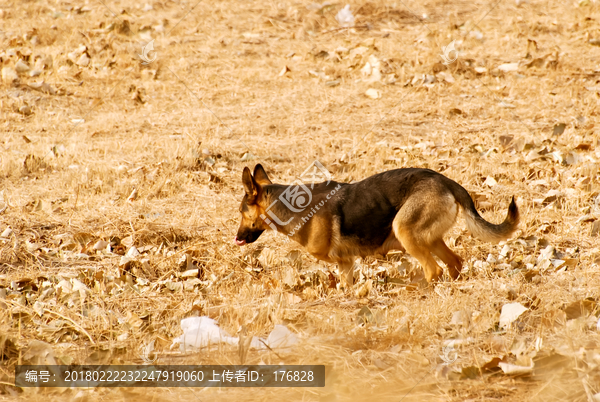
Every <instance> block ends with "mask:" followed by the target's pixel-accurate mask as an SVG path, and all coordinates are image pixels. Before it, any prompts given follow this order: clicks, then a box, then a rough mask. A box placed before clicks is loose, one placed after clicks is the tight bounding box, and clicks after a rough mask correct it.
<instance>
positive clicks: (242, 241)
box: [233, 236, 246, 246]
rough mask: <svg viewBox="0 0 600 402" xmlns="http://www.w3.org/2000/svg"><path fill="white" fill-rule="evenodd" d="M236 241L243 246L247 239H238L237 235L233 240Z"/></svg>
mask: <svg viewBox="0 0 600 402" xmlns="http://www.w3.org/2000/svg"><path fill="white" fill-rule="evenodd" d="M233 241H234V242H235V244H237V245H238V246H243V245H244V244H246V240H238V238H237V236H235V239H234V240H233Z"/></svg>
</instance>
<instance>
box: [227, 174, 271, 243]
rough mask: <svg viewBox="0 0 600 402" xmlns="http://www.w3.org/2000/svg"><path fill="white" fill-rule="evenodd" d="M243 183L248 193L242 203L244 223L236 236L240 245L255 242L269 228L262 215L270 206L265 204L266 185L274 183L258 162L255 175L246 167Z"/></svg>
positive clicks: (241, 210) (241, 209) (236, 240)
mask: <svg viewBox="0 0 600 402" xmlns="http://www.w3.org/2000/svg"><path fill="white" fill-rule="evenodd" d="M242 184H243V185H244V191H245V192H246V194H245V195H244V199H243V200H242V203H241V205H240V212H241V213H242V223H241V224H240V228H239V229H238V232H237V236H236V237H235V244H237V245H238V246H243V245H244V244H246V243H253V242H255V241H256V239H258V237H259V236H260V235H261V234H262V232H264V231H265V230H267V229H269V226H268V225H267V223H266V222H265V221H264V220H263V219H262V218H261V215H263V216H264V214H265V209H266V208H267V207H268V205H265V204H266V202H267V200H266V197H265V196H266V192H265V189H264V186H267V185H269V184H273V183H272V182H271V180H269V176H267V173H266V172H265V169H263V167H262V165H260V164H258V165H256V166H255V167H254V175H252V174H251V173H250V169H248V168H247V167H245V168H244V172H243V173H242Z"/></svg>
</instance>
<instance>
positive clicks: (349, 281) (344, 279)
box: [337, 260, 354, 289]
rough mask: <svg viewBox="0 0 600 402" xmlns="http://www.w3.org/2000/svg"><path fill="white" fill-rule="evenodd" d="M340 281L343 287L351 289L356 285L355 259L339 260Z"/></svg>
mask: <svg viewBox="0 0 600 402" xmlns="http://www.w3.org/2000/svg"><path fill="white" fill-rule="evenodd" d="M337 263H338V266H339V270H340V282H341V284H342V286H343V287H347V288H348V289H351V288H352V286H354V260H343V261H338V262H337Z"/></svg>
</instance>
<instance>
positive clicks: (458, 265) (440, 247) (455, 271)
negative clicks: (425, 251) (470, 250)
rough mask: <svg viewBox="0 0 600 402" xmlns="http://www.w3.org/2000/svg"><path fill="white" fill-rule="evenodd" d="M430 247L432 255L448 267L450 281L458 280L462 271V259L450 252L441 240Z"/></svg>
mask: <svg viewBox="0 0 600 402" xmlns="http://www.w3.org/2000/svg"><path fill="white" fill-rule="evenodd" d="M431 246H432V249H431V251H432V252H433V254H435V255H437V256H438V257H439V258H440V260H442V261H444V264H446V265H447V266H448V273H449V274H450V276H451V277H452V279H456V278H458V276H459V275H460V271H462V258H460V257H459V256H458V255H456V254H455V253H454V252H453V251H452V250H450V249H449V248H448V246H446V243H444V240H443V239H439V240H436V241H435V242H434V243H433V244H432V245H431Z"/></svg>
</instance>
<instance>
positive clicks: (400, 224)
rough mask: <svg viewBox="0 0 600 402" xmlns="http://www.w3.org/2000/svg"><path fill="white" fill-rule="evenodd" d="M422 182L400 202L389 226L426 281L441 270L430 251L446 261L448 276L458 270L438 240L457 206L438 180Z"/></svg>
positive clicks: (453, 256) (451, 222) (453, 219)
mask: <svg viewBox="0 0 600 402" xmlns="http://www.w3.org/2000/svg"><path fill="white" fill-rule="evenodd" d="M426 184H427V185H425V184H424V185H423V188H422V189H420V190H419V191H417V192H415V193H413V194H412V195H411V197H410V198H409V199H408V200H407V201H406V202H405V203H404V205H402V207H401V208H400V210H399V211H398V213H397V214H396V217H395V218H394V221H393V222H392V229H393V230H394V234H395V235H396V237H397V238H398V240H399V241H400V243H402V245H403V246H404V248H405V249H406V251H407V252H408V253H409V254H410V255H412V256H413V257H415V258H416V259H417V260H418V261H419V262H420V263H421V265H422V266H423V270H424V271H425V278H426V279H427V281H428V282H432V281H437V280H438V279H439V278H440V277H441V276H442V274H443V272H444V271H443V270H442V268H441V267H440V266H439V265H438V263H437V262H436V260H435V259H434V258H433V255H431V253H432V252H433V253H435V254H436V255H437V256H438V257H440V258H441V259H442V261H444V263H446V264H448V269H449V270H450V271H451V272H450V275H451V276H452V277H455V275H456V276H458V275H457V274H458V273H459V272H460V270H459V266H460V264H459V262H458V260H457V259H456V258H457V257H458V256H456V255H455V254H454V253H452V251H450V249H448V247H446V245H445V244H444V242H443V240H442V238H443V236H444V233H446V232H447V231H448V230H449V229H450V228H451V227H452V225H454V222H455V221H456V216H457V214H458V206H457V205H456V202H455V200H454V197H453V196H452V195H451V194H449V193H447V192H446V190H445V188H443V187H440V185H439V183H437V182H430V183H426Z"/></svg>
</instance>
